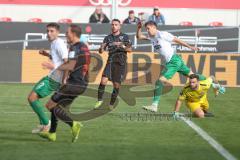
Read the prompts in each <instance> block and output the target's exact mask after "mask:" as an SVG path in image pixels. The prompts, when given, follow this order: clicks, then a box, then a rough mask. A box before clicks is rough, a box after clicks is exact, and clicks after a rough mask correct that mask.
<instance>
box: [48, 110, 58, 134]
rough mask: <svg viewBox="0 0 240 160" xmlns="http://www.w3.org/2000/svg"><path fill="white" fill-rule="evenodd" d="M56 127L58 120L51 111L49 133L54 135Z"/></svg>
mask: <svg viewBox="0 0 240 160" xmlns="http://www.w3.org/2000/svg"><path fill="white" fill-rule="evenodd" d="M57 126H58V119H57V117H56V115H55V114H54V111H53V110H51V128H50V130H49V132H50V133H55V132H56V130H57Z"/></svg>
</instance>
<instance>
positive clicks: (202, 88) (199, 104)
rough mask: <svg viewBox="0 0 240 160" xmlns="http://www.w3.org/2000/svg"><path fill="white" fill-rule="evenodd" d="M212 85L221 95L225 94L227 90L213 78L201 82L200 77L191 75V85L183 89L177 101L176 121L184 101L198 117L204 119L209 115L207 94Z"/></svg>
mask: <svg viewBox="0 0 240 160" xmlns="http://www.w3.org/2000/svg"><path fill="white" fill-rule="evenodd" d="M213 82H214V83H213ZM212 85H213V88H215V89H217V90H218V92H219V93H222V94H224V93H225V88H224V87H222V86H221V85H220V84H218V83H217V81H216V80H215V78H214V77H213V76H211V77H209V78H207V79H206V80H203V81H199V76H198V75H196V74H192V75H190V76H189V83H187V84H186V86H185V87H184V88H183V89H182V91H181V92H180V95H179V97H178V99H177V101H176V105H175V110H174V113H173V117H174V119H178V118H179V117H180V114H179V110H180V107H181V105H182V101H184V100H185V102H186V105H187V107H188V108H189V109H190V110H191V112H192V113H193V114H194V115H195V116H196V117H199V118H204V115H205V114H206V113H208V109H209V104H208V100H207V93H208V90H209V88H210V87H211V86H212Z"/></svg>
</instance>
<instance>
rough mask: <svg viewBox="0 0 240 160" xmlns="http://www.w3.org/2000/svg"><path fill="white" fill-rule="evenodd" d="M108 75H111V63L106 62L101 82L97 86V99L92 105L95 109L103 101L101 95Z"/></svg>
mask: <svg viewBox="0 0 240 160" xmlns="http://www.w3.org/2000/svg"><path fill="white" fill-rule="evenodd" d="M110 76H111V65H110V64H107V65H106V67H105V69H104V71H103V75H102V78H101V82H100V84H99V86H98V101H97V103H96V104H95V106H94V108H95V109H97V108H99V107H100V106H101V105H102V103H103V95H104V92H105V87H106V85H107V82H108V79H109V77H110Z"/></svg>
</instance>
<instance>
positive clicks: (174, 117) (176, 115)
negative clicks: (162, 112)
mask: <svg viewBox="0 0 240 160" xmlns="http://www.w3.org/2000/svg"><path fill="white" fill-rule="evenodd" d="M179 118H180V113H179V112H176V111H174V112H173V119H174V120H179Z"/></svg>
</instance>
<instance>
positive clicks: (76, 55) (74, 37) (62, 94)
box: [39, 25, 90, 142]
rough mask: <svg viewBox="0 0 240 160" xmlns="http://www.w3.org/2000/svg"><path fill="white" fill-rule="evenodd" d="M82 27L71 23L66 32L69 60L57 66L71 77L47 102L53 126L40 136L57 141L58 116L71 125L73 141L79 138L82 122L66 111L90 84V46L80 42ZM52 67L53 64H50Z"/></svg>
mask: <svg viewBox="0 0 240 160" xmlns="http://www.w3.org/2000/svg"><path fill="white" fill-rule="evenodd" d="M80 36H81V28H80V27H79V26H77V25H70V27H68V30H67V32H66V37H67V41H68V43H69V44H70V49H69V58H68V59H69V60H68V62H66V63H64V64H62V65H61V66H59V67H58V68H57V70H59V71H69V72H70V74H69V78H68V79H67V82H66V84H65V85H63V86H62V87H61V88H60V89H59V91H57V92H55V93H54V95H53V96H52V97H51V99H50V100H49V101H48V103H47V104H46V107H47V108H48V109H49V110H50V111H51V128H50V130H49V132H48V131H42V132H40V133H39V135H40V136H42V137H44V138H47V139H49V140H50V141H56V129H57V121H58V120H57V118H59V119H61V120H63V121H64V122H65V123H66V124H68V125H69V126H70V127H71V131H72V142H75V141H76V140H77V139H78V135H79V132H80V127H81V124H80V122H77V121H73V120H72V118H71V117H69V116H68V115H67V113H66V111H65V108H66V107H68V106H69V105H70V104H71V103H72V102H73V100H74V99H75V98H76V97H77V96H78V95H81V94H83V93H84V91H85V90H86V89H87V86H88V69H89V64H90V52H89V50H88V47H87V46H86V45H85V44H84V43H82V42H80V39H79V37H80ZM49 69H51V65H49Z"/></svg>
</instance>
